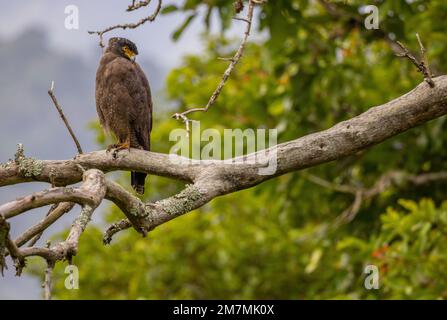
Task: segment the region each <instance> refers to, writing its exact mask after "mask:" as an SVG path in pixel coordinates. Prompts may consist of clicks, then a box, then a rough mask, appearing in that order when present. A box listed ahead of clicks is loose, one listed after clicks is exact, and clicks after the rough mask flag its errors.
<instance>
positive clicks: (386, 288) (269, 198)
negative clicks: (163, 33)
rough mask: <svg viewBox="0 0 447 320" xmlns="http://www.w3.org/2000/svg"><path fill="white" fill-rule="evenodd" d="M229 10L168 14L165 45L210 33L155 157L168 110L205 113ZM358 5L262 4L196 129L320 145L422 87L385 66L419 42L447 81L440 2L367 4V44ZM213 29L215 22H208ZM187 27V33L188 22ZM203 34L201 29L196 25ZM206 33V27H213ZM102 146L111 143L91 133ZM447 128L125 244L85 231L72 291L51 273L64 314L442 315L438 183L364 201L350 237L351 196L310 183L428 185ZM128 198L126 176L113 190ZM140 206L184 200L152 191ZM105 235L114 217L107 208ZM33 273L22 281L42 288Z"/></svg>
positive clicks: (157, 181)
mask: <svg viewBox="0 0 447 320" xmlns="http://www.w3.org/2000/svg"><path fill="white" fill-rule="evenodd" d="M232 2H233V1H228V0H209V1H206V2H202V1H194V0H186V1H177V2H175V4H173V5H170V6H169V7H167V9H165V11H164V14H165V15H172V14H177V15H179V16H180V17H182V19H183V21H185V22H184V23H182V20H179V21H178V22H177V23H178V29H177V30H176V31H175V30H174V31H173V32H172V38H173V41H174V40H176V39H180V40H181V39H182V37H183V36H185V35H186V34H188V32H189V26H188V24H189V23H194V22H195V23H200V25H201V26H202V28H203V29H204V30H206V28H207V27H209V28H212V25H213V23H214V26H215V25H216V21H217V23H218V26H219V29H220V32H218V33H206V32H205V33H203V34H202V39H203V41H204V43H206V46H205V48H204V50H202V51H201V52H199V53H195V54H192V55H191V54H190V55H187V56H185V57H184V58H183V61H182V63H181V64H180V65H179V66H178V67H176V68H174V69H173V70H171V71H170V72H169V75H168V76H167V78H166V82H165V87H164V94H165V98H166V99H167V101H168V102H169V103H170V106H171V107H170V108H169V110H164V111H163V110H161V111H159V112H157V114H156V120H155V125H154V131H153V136H152V141H153V150H155V151H157V152H167V151H169V148H170V146H171V144H170V142H169V141H168V136H169V132H170V131H171V130H172V129H174V128H178V127H179V126H180V125H181V124H180V123H178V122H175V121H173V120H172V119H171V118H170V115H171V114H172V112H173V111H175V110H184V108H186V107H189V106H200V105H204V104H205V103H206V102H207V99H208V98H209V96H210V94H211V92H212V91H213V90H214V88H215V86H216V85H217V83H218V82H219V80H220V77H221V74H222V72H223V71H224V70H225V68H226V64H225V63H224V62H222V61H219V60H218V59H217V57H221V56H228V55H231V54H232V53H233V52H234V50H235V48H236V46H237V44H238V39H237V38H235V37H234V35H232V34H231V33H228V32H227V30H228V28H229V26H231V25H233V24H235V23H241V22H236V21H232V20H231V17H232V16H233V7H232V5H233V4H232ZM364 4H365V3H363V2H358V1H332V2H331V5H332V6H333V8H335V9H336V12H335V13H334V12H333V13H329V12H328V11H327V10H326V9H325V8H324V6H322V5H321V2H319V1H300V0H291V1H285V0H277V1H274V2H273V1H269V3H268V4H265V5H264V6H263V7H262V9H261V10H257V12H256V20H257V26H258V29H259V30H257V34H258V35H259V37H257V38H256V41H252V42H251V43H250V44H249V46H248V47H247V50H246V53H245V56H244V58H243V60H242V62H241V64H240V65H238V67H237V69H236V70H235V73H234V74H233V76H232V77H231V79H230V81H229V82H228V84H227V85H226V87H225V89H224V91H223V93H222V95H221V97H220V98H219V100H218V102H217V103H216V105H214V106H213V108H212V110H211V111H210V112H208V113H206V114H195V115H194V118H195V119H197V120H200V121H201V127H202V130H203V129H206V128H217V129H219V130H223V129H224V128H241V129H246V128H277V129H278V132H279V137H278V138H279V142H283V141H287V140H291V139H294V138H297V137H299V136H302V135H305V134H308V133H311V132H315V131H318V130H323V129H325V128H328V127H329V126H331V125H333V124H335V123H337V122H339V121H342V120H346V119H348V118H350V117H352V116H355V115H357V114H359V113H361V112H363V111H365V110H367V109H368V108H370V107H371V106H374V105H377V104H381V103H384V102H387V101H389V100H391V99H393V98H395V97H398V96H400V95H402V94H404V93H405V92H407V91H409V90H411V89H412V88H413V87H414V86H416V85H417V84H418V83H420V82H421V79H422V77H421V75H420V74H418V72H417V71H416V69H415V68H414V66H413V65H411V64H410V62H408V61H407V60H401V59H399V58H397V57H396V56H395V55H394V52H393V50H392V48H391V44H390V41H389V40H388V39H389V38H391V39H397V40H400V41H402V42H404V43H406V44H407V45H408V47H410V48H411V49H412V51H413V52H415V53H418V50H419V49H418V46H417V41H416V37H415V33H416V32H419V34H420V35H421V37H422V40H423V41H424V43H425V45H426V47H427V48H428V58H429V61H430V64H431V67H432V69H433V71H434V72H435V73H436V74H438V75H439V74H443V73H445V70H444V69H445V67H444V66H445V64H446V55H445V52H446V51H447V50H446V49H447V48H446V45H447V39H446V36H445V30H446V27H447V19H446V15H447V4H446V3H445V2H444V1H442V0H438V1H435V0H433V1H417V0H413V1H371V3H370V4H375V5H377V6H378V8H379V13H380V29H379V30H366V29H365V27H364V26H363V19H364V18H365V15H362V6H363V5H364ZM212 16H218V17H219V19H217V20H216V19H215V20H212V19H208V17H212ZM188 21H189V22H188ZM197 21H198V22H197ZM213 21H214V22H213ZM92 126H93V128H94V130H96V132H97V142H98V143H99V144H104V143H105V140H104V137H103V136H102V134H101V132H100V130H98V126H97V125H95V124H93V125H92ZM446 127H447V124H446V118H445V117H443V118H440V119H437V120H434V121H431V122H430V123H428V124H425V125H423V126H421V127H418V128H415V129H413V130H411V131H409V132H407V133H404V134H402V135H399V136H397V137H395V138H393V139H390V140H388V141H386V142H384V143H382V144H380V145H378V146H376V147H373V148H371V149H369V150H367V151H364V152H360V153H359V154H356V155H354V156H351V157H348V158H346V159H343V160H340V161H337V162H333V163H329V164H325V165H322V166H319V167H316V168H311V169H307V170H305V171H303V172H298V173H291V174H288V175H285V176H282V177H279V178H276V179H274V180H272V181H268V182H266V183H264V184H261V185H259V186H257V187H254V188H252V189H249V190H244V191H241V192H238V193H236V194H232V195H227V196H224V197H221V198H218V199H215V200H214V201H212V202H211V203H210V204H208V205H206V206H205V207H203V208H201V209H199V210H196V211H195V212H193V213H189V214H187V215H185V216H183V217H181V218H178V219H175V220H174V221H172V222H169V223H167V224H165V225H163V226H160V227H159V228H157V229H156V230H154V231H153V232H151V233H150V234H149V235H148V237H147V238H145V239H142V238H140V237H139V236H138V235H137V234H135V232H133V231H126V232H123V233H122V234H121V235H120V236H118V237H116V239H115V240H114V241H113V242H112V245H111V246H107V247H105V246H103V245H102V243H101V238H102V230H103V226H102V225H101V224H96V225H95V226H90V227H89V228H88V230H87V232H86V233H85V234H84V235H83V237H82V241H81V245H80V249H79V255H78V256H77V257H76V258H75V259H74V263H75V264H76V265H77V266H78V268H79V271H80V289H79V290H71V291H70V290H66V289H65V288H64V279H65V277H66V276H67V275H66V274H64V268H65V265H63V264H59V266H58V267H57V269H56V272H55V274H56V279H55V284H56V286H55V292H54V294H55V296H56V297H57V298H60V299H69V298H73V299H128V298H129V299H139V298H142V299H179V298H187V299H196V298H201V299H238V298H239V299H271V298H273V299H275V298H282V299H316V298H322V299H336V298H340V299H443V298H446V297H447V291H446V289H445V288H446V280H445V279H447V278H446V271H445V270H447V268H446V266H447V265H446V264H447V251H446V241H445V240H446V238H447V203H446V202H443V201H444V200H445V195H444V192H443V191H444V190H445V187H446V182H445V181H437V182H432V183H430V184H428V185H423V186H414V185H412V184H409V183H396V184H395V185H393V186H392V187H390V188H387V189H386V190H384V191H383V192H381V193H380V194H379V195H378V196H376V197H374V198H372V199H369V200H367V201H364V202H363V203H362V206H361V209H360V210H359V212H358V214H357V215H356V216H355V218H354V219H353V221H351V222H350V223H346V224H343V225H341V226H335V221H336V219H337V217H339V216H340V214H341V213H342V212H343V211H344V210H345V209H346V208H347V207H348V206H349V205H351V204H352V202H353V200H354V199H353V195H351V194H344V193H340V192H337V191H336V190H333V189H331V188H325V187H322V186H320V185H316V184H315V183H313V182H312V181H310V179H309V176H310V175H315V176H318V177H321V178H323V179H325V180H328V181H331V182H333V183H335V184H344V185H351V186H354V187H357V188H370V187H372V186H373V185H374V183H375V182H376V181H377V179H378V178H379V177H380V176H382V175H384V174H388V173H390V172H392V171H395V170H401V171H404V172H406V173H407V174H423V173H428V172H441V171H445V170H446V164H445V160H446V157H447V151H446V148H445V146H446V141H447V133H446ZM119 180H120V182H122V184H123V185H126V186H128V180H129V176H128V175H127V174H123V176H122V177H120V178H119ZM146 187H147V190H149V192H147V195H146V200H158V199H161V198H163V197H166V196H169V195H172V194H174V193H175V192H177V191H178V190H180V189H181V187H182V185H181V184H179V183H177V182H174V181H171V180H167V179H165V178H159V177H153V176H151V177H150V178H149V179H148V180H147V186H146ZM104 210H105V212H106V215H105V218H104V219H105V221H107V222H112V221H115V220H116V219H118V218H120V217H121V214H120V213H119V210H118V209H117V208H115V207H113V206H111V207H109V208H104ZM370 264H373V265H376V266H377V267H378V268H379V271H380V288H379V289H378V290H366V289H365V287H364V281H365V273H364V268H365V266H367V265H370ZM42 270H43V265H42V264H41V263H39V262H38V261H36V263H34V264H32V267H31V272H32V274H34V275H35V276H36V277H42Z"/></svg>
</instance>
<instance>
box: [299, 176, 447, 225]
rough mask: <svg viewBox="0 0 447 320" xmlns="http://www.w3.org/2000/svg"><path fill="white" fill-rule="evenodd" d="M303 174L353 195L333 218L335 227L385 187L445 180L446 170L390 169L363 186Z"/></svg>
mask: <svg viewBox="0 0 447 320" xmlns="http://www.w3.org/2000/svg"><path fill="white" fill-rule="evenodd" d="M304 176H305V177H306V178H307V179H308V180H309V181H311V182H313V183H315V184H317V185H319V186H322V187H324V188H327V189H330V190H333V191H336V192H341V193H347V194H352V195H354V201H353V203H352V204H351V205H350V206H349V207H348V208H346V209H345V210H344V211H343V213H341V214H340V215H339V216H338V217H337V218H336V219H335V222H334V226H335V227H338V226H340V225H343V224H346V223H349V222H351V221H352V220H353V219H354V218H355V217H356V216H357V214H358V212H359V211H360V209H361V208H362V205H363V203H364V202H366V201H369V200H371V199H373V198H375V197H377V196H379V195H380V194H382V193H383V192H384V191H386V190H387V189H390V188H392V187H400V186H405V185H407V184H412V185H414V186H421V185H424V184H428V183H432V182H435V181H446V180H447V172H444V171H442V172H431V173H423V174H419V175H416V174H410V173H408V172H404V171H390V172H387V173H385V174H383V175H382V176H380V177H379V178H378V179H377V181H376V182H375V183H374V185H373V186H372V187H370V188H364V187H358V186H351V185H340V184H336V183H333V182H330V181H327V180H325V179H322V178H320V177H317V176H314V175H311V174H305V175H304Z"/></svg>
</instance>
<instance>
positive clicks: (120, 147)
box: [107, 139, 130, 158]
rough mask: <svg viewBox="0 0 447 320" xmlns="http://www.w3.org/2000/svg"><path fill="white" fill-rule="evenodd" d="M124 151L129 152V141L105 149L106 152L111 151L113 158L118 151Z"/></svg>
mask: <svg viewBox="0 0 447 320" xmlns="http://www.w3.org/2000/svg"><path fill="white" fill-rule="evenodd" d="M126 149H127V150H129V151H130V139H128V140H126V141H124V142H120V143H117V144H111V145H110V146H108V147H107V152H110V151H112V150H113V157H114V158H116V157H117V155H118V152H119V151H121V150H126Z"/></svg>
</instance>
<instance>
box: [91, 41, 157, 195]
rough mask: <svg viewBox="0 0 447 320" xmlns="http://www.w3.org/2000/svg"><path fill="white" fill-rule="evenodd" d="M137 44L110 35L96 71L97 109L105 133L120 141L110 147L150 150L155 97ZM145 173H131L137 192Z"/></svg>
mask: <svg viewBox="0 0 447 320" xmlns="http://www.w3.org/2000/svg"><path fill="white" fill-rule="evenodd" d="M136 55H138V49H137V47H136V45H135V44H134V43H133V42H132V41H130V40H127V39H124V38H111V39H110V40H109V44H108V47H107V48H106V50H105V51H104V54H103V55H102V57H101V61H100V62H99V67H98V70H97V72H96V110H97V111H98V116H99V121H100V123H101V126H102V127H103V129H104V130H105V131H106V132H111V133H112V134H113V135H114V136H115V138H116V140H117V141H118V143H117V144H114V145H111V146H109V148H108V150H109V151H110V150H111V149H115V151H114V152H117V151H119V150H122V149H129V150H130V148H138V149H143V150H150V134H151V130H152V97H151V89H150V87H149V81H148V80H147V78H146V76H145V74H144V72H143V70H142V69H141V67H140V66H139V65H138V63H136V62H135V57H136ZM145 179H146V174H145V173H142V172H132V173H131V184H132V187H133V188H134V189H135V191H136V192H138V193H140V194H143V193H144V182H145Z"/></svg>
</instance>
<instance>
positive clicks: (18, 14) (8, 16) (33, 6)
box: [0, 0, 244, 69]
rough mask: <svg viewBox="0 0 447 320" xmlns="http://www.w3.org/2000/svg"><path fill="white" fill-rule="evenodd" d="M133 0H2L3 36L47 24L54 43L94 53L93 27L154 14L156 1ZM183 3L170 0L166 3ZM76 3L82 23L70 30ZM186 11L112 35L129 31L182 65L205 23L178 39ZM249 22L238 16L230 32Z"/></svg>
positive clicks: (155, 55)
mask: <svg viewBox="0 0 447 320" xmlns="http://www.w3.org/2000/svg"><path fill="white" fill-rule="evenodd" d="M128 2H130V1H123V0H95V1H91V0H58V1H54V0H33V1H8V2H6V1H2V3H1V5H0V6H1V10H0V36H1V37H2V38H10V37H14V36H16V35H17V34H18V33H20V32H22V31H23V30H24V29H27V28H29V27H35V26H42V27H44V28H45V29H47V30H49V31H50V41H51V45H52V46H54V48H56V49H58V50H69V51H71V52H78V53H79V54H80V55H82V56H84V57H89V58H90V57H91V52H92V51H93V50H96V51H97V52H98V54H100V52H101V51H100V49H99V47H98V45H97V44H98V42H97V36H94V35H89V34H88V33H87V31H88V30H101V29H103V28H105V27H108V26H111V25H115V24H117V23H129V22H136V21H138V20H139V19H141V18H142V17H144V16H147V15H148V13H149V14H150V13H151V12H152V11H153V9H154V6H155V5H156V1H153V4H152V5H151V7H150V8H149V9H146V8H144V9H140V10H139V11H136V12H132V13H129V12H126V10H125V9H126V8H127V4H128ZM176 2H177V3H179V1H175V0H171V1H169V0H165V1H164V5H169V4H172V3H176ZM69 5H75V6H77V7H78V8H79V29H78V30H67V29H66V28H65V25H64V22H65V19H66V17H67V14H66V13H65V8H66V7H67V6H69ZM184 18H185V16H184V15H181V14H170V15H160V16H159V17H158V18H157V20H156V21H155V22H153V23H147V24H145V25H144V26H142V27H140V28H138V29H135V30H120V29H119V30H114V31H112V32H110V33H109V34H108V35H107V37H109V36H111V35H119V36H124V37H128V38H129V39H131V40H133V41H134V42H135V43H137V45H138V48H139V51H140V54H142V55H144V56H148V57H150V58H151V59H154V60H155V61H156V62H157V63H158V64H160V66H162V67H163V68H167V69H171V68H172V67H173V66H175V65H178V64H179V63H180V61H181V57H182V56H184V55H185V54H186V53H196V52H199V51H200V50H201V49H202V48H203V43H202V42H201V41H200V38H199V37H200V34H201V32H202V27H203V26H202V24H201V21H200V19H196V20H195V21H194V22H193V23H192V25H191V26H190V27H189V29H188V30H187V32H185V33H184V35H183V36H182V38H181V39H180V40H179V41H178V42H173V41H172V40H171V37H170V35H171V34H172V32H173V31H174V30H175V29H176V28H177V27H178V26H179V25H180V24H181V23H182V22H183V19H184ZM213 21H214V22H215V23H213V24H212V29H213V30H214V31H216V30H218V24H217V23H216V22H217V17H214V19H213ZM243 27H244V25H243V23H241V22H236V23H235V24H234V27H233V28H232V29H231V30H230V34H234V35H240V34H242V30H243Z"/></svg>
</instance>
